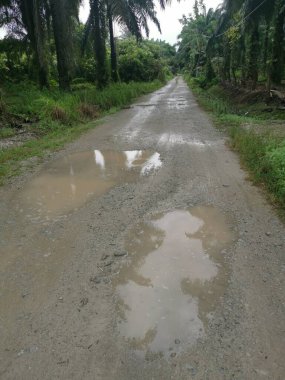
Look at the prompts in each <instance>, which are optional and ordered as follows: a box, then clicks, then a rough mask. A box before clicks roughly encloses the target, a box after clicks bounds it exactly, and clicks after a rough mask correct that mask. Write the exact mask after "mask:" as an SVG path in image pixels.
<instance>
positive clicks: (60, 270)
mask: <svg viewBox="0 0 285 380" xmlns="http://www.w3.org/2000/svg"><path fill="white" fill-rule="evenodd" d="M0 241H1V247H0V249H1V255H0V283H1V288H0V336H1V339H0V352H1V354H0V378H1V379H5V380H6V379H11V380H12V379H13V380H15V379H27V380H32V379H41V380H44V379H53V380H54V379H69V380H70V379H92V380H93V379H96V380H101V379H102V380H105V379H106V380H109V379H110V380H140V379H141V380H144V379H145V380H150V379H154V380H158V379H159V380H162V379H163V380H168V379H175V380H177V379H179V380H180V379H181V380H182V379H201V380H202V379H203V380H206V379H209V380H216V379H217V380H223V379H224V380H228V379H240V380H253V379H268V380H273V379H274V380H283V379H284V378H285V363H284V352H285V347H284V341H285V340H284V332H285V318H284V305H285V300H284V271H285V263H284V252H285V228H284V225H283V224H282V223H281V221H280V220H279V219H278V217H277V215H276V212H275V211H274V210H273V208H272V206H270V205H269V204H268V202H267V201H266V199H265V197H264V195H263V194H262V192H261V191H260V190H259V189H258V188H256V187H255V186H253V185H252V184H251V183H250V182H249V181H248V180H247V174H246V173H245V172H244V171H243V170H242V169H241V167H240V164H239V159H238V157H237V155H236V154H234V153H233V152H231V151H230V150H229V148H228V147H227V145H226V139H225V136H223V134H222V133H221V132H219V131H217V130H216V129H215V128H214V127H213V125H212V122H211V121H210V120H209V118H208V117H207V115H206V114H205V112H203V111H202V110H201V109H200V108H199V106H198V105H197V103H196V101H195V99H194V97H193V95H192V93H191V91H190V90H189V89H188V87H187V85H186V83H185V82H184V81H183V80H182V79H181V78H175V79H173V80H172V81H170V82H169V83H168V84H167V85H166V86H165V87H163V88H161V89H160V90H158V91H156V92H155V93H153V94H151V95H148V96H144V97H142V98H140V99H138V100H137V101H136V103H134V104H133V105H132V106H131V107H130V108H128V109H124V110H122V111H120V112H118V113H116V114H114V115H111V116H108V117H105V118H104V119H103V120H102V121H100V123H99V125H97V127H96V128H94V130H92V131H90V132H89V133H87V134H86V135H84V136H82V137H81V138H80V139H79V140H77V141H76V142H74V143H72V144H70V145H69V146H67V147H66V149H65V150H63V151H61V152H59V153H56V154H54V155H52V156H51V157H50V158H49V159H47V160H46V162H45V163H43V164H41V165H38V166H37V167H36V168H34V169H32V170H29V171H28V170H27V172H26V173H25V174H24V175H22V176H21V177H19V178H17V179H15V180H13V183H11V184H9V185H6V186H4V187H2V188H1V189H0Z"/></svg>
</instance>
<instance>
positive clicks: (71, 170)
mask: <svg viewBox="0 0 285 380" xmlns="http://www.w3.org/2000/svg"><path fill="white" fill-rule="evenodd" d="M161 165H162V161H161V158H160V154H159V153H157V152H148V151H141V150H135V151H123V152H115V151H100V150H94V151H93V152H92V151H90V152H79V153H74V154H72V155H68V156H65V157H63V158H61V159H59V160H56V161H54V162H53V163H52V164H51V165H49V167H47V168H46V170H45V171H44V172H42V174H41V175H39V176H37V177H35V178H34V179H33V180H32V181H31V182H30V183H29V185H28V186H26V188H25V189H24V191H23V192H22V193H21V195H20V198H19V200H18V202H17V203H18V205H17V206H16V208H18V210H19V212H20V214H22V215H23V214H25V215H26V216H27V218H28V219H29V221H31V222H33V223H38V222H40V221H46V220H49V219H50V218H53V217H56V216H66V214H67V213H68V212H70V211H72V210H74V209H75V210H76V209H77V208H78V207H80V206H82V205H83V204H84V203H85V202H86V201H87V200H91V199H94V198H95V197H98V196H101V195H103V194H104V193H106V192H107V191H108V190H110V189H111V188H113V187H114V186H116V185H118V184H121V183H128V182H133V181H135V180H137V179H138V178H139V177H140V176H145V175H148V174H150V173H153V172H154V171H156V170H157V169H159V168H160V167H161Z"/></svg>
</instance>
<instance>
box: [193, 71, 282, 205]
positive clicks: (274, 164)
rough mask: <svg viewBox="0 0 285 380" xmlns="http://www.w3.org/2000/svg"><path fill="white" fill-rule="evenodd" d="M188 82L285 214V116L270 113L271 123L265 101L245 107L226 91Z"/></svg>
mask: <svg viewBox="0 0 285 380" xmlns="http://www.w3.org/2000/svg"><path fill="white" fill-rule="evenodd" d="M186 80H187V82H188V84H189V86H190V87H191V89H192V90H193V91H194V93H195V95H196V96H197V98H198V101H199V103H200V104H201V105H202V106H203V107H204V108H205V109H206V110H207V111H209V112H211V113H212V115H213V119H214V122H215V124H216V126H217V127H218V128H222V129H223V130H224V131H226V132H227V133H228V134H229V136H230V137H231V146H232V148H233V149H234V150H237V151H238V152H239V154H240V157H241V160H242V162H243V163H244V164H245V166H246V167H247V168H248V169H249V171H250V173H251V178H252V179H253V180H254V181H255V182H256V183H258V184H261V185H263V186H264V187H265V188H267V190H268V191H269V194H270V195H271V199H272V200H273V201H276V202H277V203H278V204H279V205H280V206H281V207H282V209H283V210H285V130H284V113H281V114H280V113H279V112H278V110H276V111H275V112H274V111H273V112H270V115H271V116H270V119H269V116H268V114H267V113H264V112H260V108H261V107H262V106H263V107H264V104H263V103H262V101H259V102H256V101H255V102H254V103H253V104H248V103H244V102H241V101H240V98H239V96H238V95H234V94H233V93H232V92H230V90H227V91H226V90H225V89H224V88H223V87H220V86H217V85H216V86H213V87H211V88H210V89H208V90H205V89H202V88H201V87H200V86H199V85H198V84H197V80H196V79H193V78H190V77H187V78H186ZM281 117H282V119H281V120H280V118H281ZM279 125H281V128H278V126H279ZM282 126H283V128H282Z"/></svg>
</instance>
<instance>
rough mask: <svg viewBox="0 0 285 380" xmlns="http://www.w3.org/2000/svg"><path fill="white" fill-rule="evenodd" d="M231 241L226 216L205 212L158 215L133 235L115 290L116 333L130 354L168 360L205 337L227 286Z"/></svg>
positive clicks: (208, 209) (201, 209) (215, 211)
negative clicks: (161, 356)
mask: <svg viewBox="0 0 285 380" xmlns="http://www.w3.org/2000/svg"><path fill="white" fill-rule="evenodd" d="M233 241H234V233H233V232H232V230H231V229H230V228H229V224H228V221H227V218H226V217H225V215H224V214H223V213H222V212H221V211H219V210H218V209H215V208H213V207H207V206H205V207H203V206H201V207H195V208H193V209H190V210H187V211H184V210H176V211H171V212H168V213H166V214H164V215H157V216H156V217H154V218H153V219H152V220H151V221H150V222H149V223H146V224H142V225H139V226H137V227H136V228H135V229H134V230H132V231H131V233H130V234H129V236H128V239H127V242H126V250H127V252H128V253H129V260H128V262H127V263H126V264H125V265H124V266H123V268H122V269H121V271H120V273H119V274H118V276H117V277H116V278H115V279H114V280H113V286H114V289H115V291H116V292H117V294H118V296H119V302H118V310H119V315H120V317H119V320H118V329H119V332H120V334H121V335H122V336H123V337H124V338H125V339H126V340H127V341H128V342H129V344H130V346H131V347H132V348H133V349H135V350H138V351H141V352H147V351H151V352H156V353H160V354H164V355H165V356H166V357H168V356H170V357H171V356H173V353H174V352H175V354H177V353H179V352H182V351H183V350H186V349H187V348H189V346H190V345H192V344H193V343H195V342H196V340H197V339H198V338H199V337H201V336H203V335H204V333H205V329H206V328H207V320H208V319H209V318H211V312H212V311H213V310H214V308H215V305H216V303H217V302H218V300H219V298H220V297H221V296H222V295H223V292H224V289H225V287H226V284H227V278H228V275H229V273H228V268H227V265H226V263H225V260H224V253H225V249H226V248H227V247H228V246H229V245H230V244H232V243H233Z"/></svg>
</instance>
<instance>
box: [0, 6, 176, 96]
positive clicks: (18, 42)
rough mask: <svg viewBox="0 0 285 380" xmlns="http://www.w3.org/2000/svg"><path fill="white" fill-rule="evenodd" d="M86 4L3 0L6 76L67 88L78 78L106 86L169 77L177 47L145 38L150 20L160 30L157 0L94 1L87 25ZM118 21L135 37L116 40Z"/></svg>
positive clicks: (1, 69)
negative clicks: (81, 10) (81, 17)
mask: <svg viewBox="0 0 285 380" xmlns="http://www.w3.org/2000/svg"><path fill="white" fill-rule="evenodd" d="M80 4H81V1H80V0H0V26H5V28H6V30H7V31H8V34H7V36H6V37H5V38H4V39H3V40H1V41H0V79H2V81H3V80H5V79H10V80H14V81H15V80H16V81H19V80H20V79H24V78H29V79H32V80H37V81H38V83H39V85H40V87H41V88H44V87H47V88H48V87H50V85H52V84H53V83H54V82H55V81H56V82H58V83H59V87H60V88H61V89H63V90H70V88H71V84H72V82H73V81H74V80H75V81H76V82H77V83H79V82H80V81H86V80H87V81H91V82H94V83H96V85H97V87H98V88H102V87H105V86H107V85H108V84H109V83H110V81H113V82H117V81H118V80H120V79H121V80H123V81H132V80H138V81H152V80H154V79H157V78H159V79H162V80H163V79H165V78H166V74H167V72H168V71H169V70H168V68H167V65H168V64H171V59H172V58H173V56H174V55H175V50H174V49H173V48H171V46H170V45H168V44H166V43H163V42H160V41H156V42H155V41H149V42H145V41H143V38H142V33H143V31H145V33H146V34H147V35H148V32H149V29H148V21H149V20H150V21H152V22H154V23H155V24H156V26H157V27H158V28H159V29H160V25H159V21H158V19H157V17H156V11H155V3H154V1H152V0H144V1H141V0H132V1H126V0H90V14H89V18H88V20H87V22H86V24H85V25H82V24H80V22H79V20H78V14H79V7H80ZM165 4H166V2H165V1H163V0H162V1H161V2H160V5H161V6H162V7H164V6H165ZM114 22H116V23H117V24H119V25H121V26H122V27H124V28H125V30H126V31H127V35H129V36H131V35H133V36H134V39H131V38H130V37H127V40H126V41H123V40H121V39H120V40H118V39H117V38H115V37H114V31H113V23H114ZM117 53H119V54H120V53H121V57H120V56H119V57H117Z"/></svg>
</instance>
